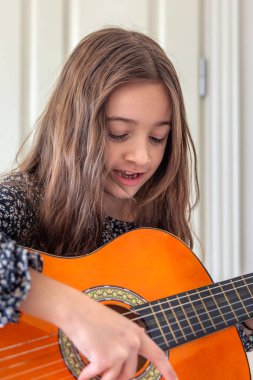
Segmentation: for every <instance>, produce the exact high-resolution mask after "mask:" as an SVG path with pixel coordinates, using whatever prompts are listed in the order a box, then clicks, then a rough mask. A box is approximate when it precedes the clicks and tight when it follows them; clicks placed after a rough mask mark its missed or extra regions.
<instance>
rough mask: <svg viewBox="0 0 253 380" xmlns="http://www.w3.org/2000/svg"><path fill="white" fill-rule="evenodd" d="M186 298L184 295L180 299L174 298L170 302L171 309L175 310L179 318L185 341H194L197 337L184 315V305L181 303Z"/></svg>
mask: <svg viewBox="0 0 253 380" xmlns="http://www.w3.org/2000/svg"><path fill="white" fill-rule="evenodd" d="M183 298H185V296H184V295H181V296H180V298H179V297H177V296H174V297H173V298H172V299H171V300H170V304H171V307H172V308H174V312H175V314H176V317H177V321H178V324H179V326H180V329H181V332H182V333H183V336H184V339H185V341H188V340H192V339H194V337H196V335H195V332H194V331H193V329H192V326H191V324H190V322H189V320H188V319H187V318H185V314H184V307H183V306H184V305H183V303H181V300H182V299H183Z"/></svg>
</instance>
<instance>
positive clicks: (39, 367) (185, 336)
mask: <svg viewBox="0 0 253 380" xmlns="http://www.w3.org/2000/svg"><path fill="white" fill-rule="evenodd" d="M238 310H242V309H240V308H239V309H236V311H238ZM229 313H231V312H228V313H224V314H223V315H226V314H229ZM202 314H205V313H201V314H200V316H201V315H202ZM219 317H220V316H216V317H214V319H216V318H219ZM206 321H208V319H206V320H202V322H203V323H205V322H206ZM229 321H234V318H232V319H228V320H227V322H229ZM175 323H176V322H174V323H172V324H171V325H173V324H175ZM221 323H223V324H224V322H218V323H216V325H220V324H221ZM196 325H199V323H195V324H192V326H196ZM165 326H166V327H167V324H166V325H165ZM163 327H164V326H163ZM147 332H150V330H147ZM178 332H180V333H181V335H182V332H181V330H180V329H177V330H174V333H175V334H177V333H178ZM199 332H203V329H201V330H196V331H195V333H199ZM164 335H165V337H166V336H168V335H171V332H168V333H164ZM161 337H162V338H163V335H162V334H160V335H158V336H156V338H158V339H159V338H161ZM187 337H192V333H190V334H189V333H186V334H184V336H181V337H180V338H184V339H185V341H187V339H186V338H187ZM180 338H179V339H180ZM163 340H164V338H163ZM166 340H167V339H166ZM174 341H175V339H169V340H167V342H165V343H166V344H168V345H169V344H170V343H173V342H174ZM58 344H59V343H58V342H55V343H54V345H58ZM46 348H47V347H46V346H43V347H41V349H46ZM58 351H59V350H55V351H52V352H51V353H54V352H58ZM26 353H29V351H28V352H26ZM23 354H24V352H23V353H19V354H17V356H20V355H23ZM43 356H45V355H39V356H37V357H36V358H33V359H29V360H27V361H26V362H25V364H29V362H31V361H32V360H35V359H36V360H38V359H40V358H41V357H43ZM8 358H10V357H7V358H4V360H7V359H8ZM11 358H13V356H11ZM1 361H3V360H1ZM59 361H62V359H61V360H58V361H56V362H55V361H54V362H51V363H47V364H46V365H45V366H50V365H52V364H55V363H57V362H59ZM23 363H24V362H22V363H20V365H22V364H23ZM15 366H16V367H17V366H18V363H17V364H15ZM8 368H12V366H6V367H5V368H2V369H0V372H1V371H4V370H6V369H8ZM41 368H42V367H41V366H37V367H34V368H31V369H29V370H28V372H33V371H35V370H37V369H41ZM26 372H27V371H26ZM22 374H23V372H20V373H15V376H17V375H18V376H20V375H22ZM12 377H13V376H12V375H11V377H7V378H4V379H2V380H8V379H11V378H12Z"/></svg>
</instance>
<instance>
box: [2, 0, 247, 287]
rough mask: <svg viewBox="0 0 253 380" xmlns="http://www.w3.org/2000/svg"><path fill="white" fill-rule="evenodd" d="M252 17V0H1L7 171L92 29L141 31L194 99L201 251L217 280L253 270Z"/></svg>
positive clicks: (190, 104) (191, 115)
mask: <svg viewBox="0 0 253 380" xmlns="http://www.w3.org/2000/svg"><path fill="white" fill-rule="evenodd" d="M252 15H253V1H252V0H138V1H136V0H120V1H119V0H106V1H105V0H53V1H52V0H0V35H1V39H0V115H1V123H0V171H1V172H4V171H6V170H9V169H10V168H11V167H13V162H14V159H15V155H16V153H17V150H18V147H19V146H20V144H21V143H22V141H23V140H24V138H25V137H26V136H27V135H28V134H29V133H30V132H31V131H32V130H33V128H34V126H35V123H36V119H37V118H38V116H39V115H40V113H41V111H42V110H43V107H44V106H45V104H46V102H47V99H48V98H49V95H50V92H51V90H52V88H53V86H54V83H55V80H56V78H57V75H58V74H59V72H60V70H61V68H62V66H63V63H64V62H65V60H66V58H67V57H68V55H69V53H70V52H71V50H72V49H73V48H74V47H75V45H76V44H77V43H78V41H79V40H80V39H81V38H82V37H83V36H85V35H86V34H88V33H90V32H92V31H94V30H96V29H98V28H101V27H104V26H112V25H118V26H122V27H126V28H131V29H135V30H138V31H141V32H143V33H146V34H148V35H150V36H151V37H153V38H154V39H156V40H157V41H158V42H159V43H160V44H161V45H162V47H163V48H164V49H165V51H166V52H167V54H168V56H169V57H170V58H171V60H172V61H173V63H174V65H175V67H176V70H177V72H178V75H179V78H180V81H181V85H182V89H183V93H184V97H185V103H186V109H187V115H188V120H189V124H190V129H191V132H192V135H193V138H194V142H195V145H196V148H197V154H198V161H199V178H200V190H201V200H200V203H199V206H198V208H197V209H196V211H195V215H194V229H195V232H196V235H197V236H198V239H197V238H196V244H195V249H194V250H195V252H196V254H197V255H198V256H199V257H200V258H201V259H202V260H203V262H204V264H205V266H206V267H207V269H208V271H209V273H210V274H211V276H212V277H213V279H214V280H217V281H219V280H222V279H226V278H229V277H232V276H236V275H238V274H242V273H248V272H253V255H252V246H253V221H252V215H253V202H252V195H253V175H252V166H253V148H252V147H251V145H252V142H253V130H252V124H253V123H252V122H253V113H252V108H253V104H252V99H253V72H252V67H253V25H252Z"/></svg>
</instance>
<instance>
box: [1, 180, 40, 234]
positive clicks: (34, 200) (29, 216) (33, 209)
mask: <svg viewBox="0 0 253 380" xmlns="http://www.w3.org/2000/svg"><path fill="white" fill-rule="evenodd" d="M39 200H40V192H39V188H38V186H37V184H36V180H35V179H34V178H33V176H31V175H29V174H26V173H14V174H11V175H9V176H6V177H5V178H2V180H1V182H0V230H1V231H2V232H4V233H5V234H6V235H8V236H9V237H11V238H13V239H19V238H21V236H24V235H26V234H27V232H28V231H30V230H31V229H32V228H33V225H34V222H35V219H36V215H37V213H38V207H39V203H40V202H39Z"/></svg>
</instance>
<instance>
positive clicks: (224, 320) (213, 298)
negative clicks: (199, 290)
mask: <svg viewBox="0 0 253 380" xmlns="http://www.w3.org/2000/svg"><path fill="white" fill-rule="evenodd" d="M207 290H208V291H209V294H210V296H211V298H212V300H213V302H214V303H215V306H216V307H217V311H219V314H220V316H221V318H222V319H223V322H224V323H225V325H227V321H226V319H225V318H224V315H223V313H222V312H221V310H220V307H219V305H218V303H217V301H216V299H215V297H214V296H213V294H212V292H211V289H210V288H209V287H207Z"/></svg>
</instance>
